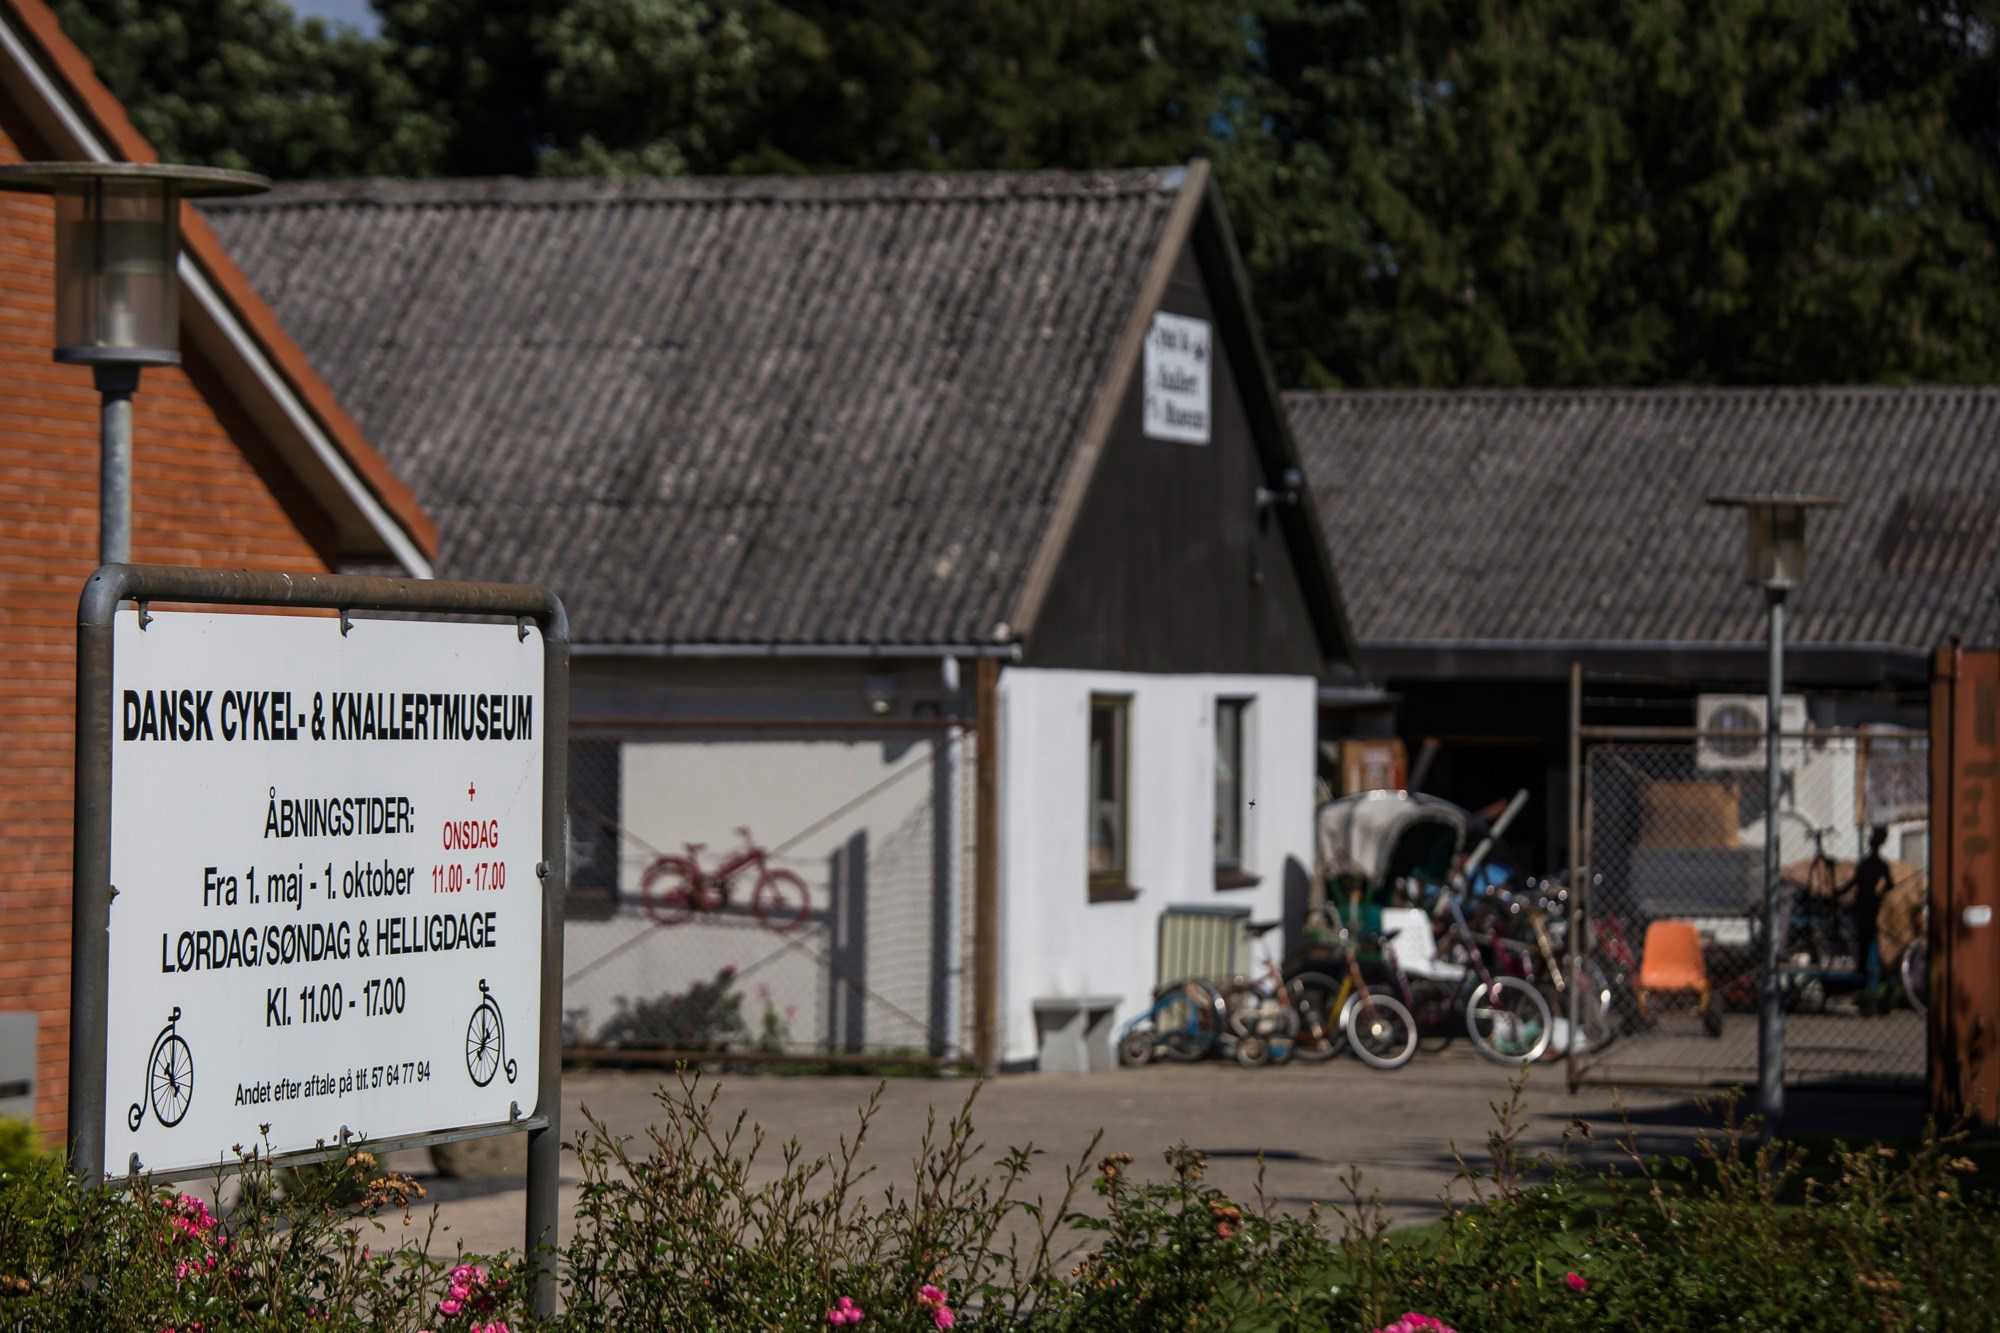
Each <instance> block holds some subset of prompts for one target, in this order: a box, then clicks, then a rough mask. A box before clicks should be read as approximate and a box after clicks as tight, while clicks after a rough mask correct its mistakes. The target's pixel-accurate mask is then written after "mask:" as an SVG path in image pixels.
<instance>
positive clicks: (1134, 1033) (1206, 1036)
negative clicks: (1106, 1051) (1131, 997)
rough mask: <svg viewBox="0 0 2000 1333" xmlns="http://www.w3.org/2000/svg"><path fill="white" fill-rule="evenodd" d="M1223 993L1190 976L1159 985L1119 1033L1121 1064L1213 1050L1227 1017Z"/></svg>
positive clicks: (1191, 1058) (1185, 1057)
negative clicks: (1138, 1013) (1140, 1011)
mask: <svg viewBox="0 0 2000 1333" xmlns="http://www.w3.org/2000/svg"><path fill="white" fill-rule="evenodd" d="M1224 1014H1225V1007H1224V1005H1223V1001H1222V996H1221V994H1220V993H1219V992H1217V991H1216V990H1215V988H1214V987H1212V986H1210V985H1209V984H1208V983H1207V982H1205V981H1200V980H1197V979H1195V978H1193V977H1189V978H1185V979H1183V980H1181V981H1176V982H1173V983H1171V984H1169V985H1166V986H1162V987H1161V988H1160V989H1159V990H1158V991H1157V992H1155V993H1154V995H1153V1003H1152V1004H1151V1005H1150V1006H1148V1008H1147V1009H1146V1012H1144V1013H1142V1014H1140V1015H1138V1016H1137V1017H1136V1018H1134V1019H1132V1020H1131V1021H1130V1022H1128V1023H1127V1024H1126V1025H1125V1027H1124V1028H1123V1029H1122V1030H1121V1031H1120V1032H1119V1034H1118V1059H1119V1062H1120V1063H1121V1064H1127V1065H1143V1064H1149V1063H1151V1062H1152V1061H1153V1060H1155V1059H1167V1060H1174V1061H1180V1062H1190V1061H1194V1060H1199V1059H1201V1058H1202V1057H1203V1056H1205V1055H1207V1054H1208V1053H1209V1052H1210V1051H1212V1050H1214V1049H1215V1046H1216V1043H1217V1041H1218V1040H1219V1039H1220V1037H1221V1035H1222V1031H1223V1028H1224V1027H1225V1026H1226V1023H1227V1020H1226V1018H1225V1017H1224Z"/></svg>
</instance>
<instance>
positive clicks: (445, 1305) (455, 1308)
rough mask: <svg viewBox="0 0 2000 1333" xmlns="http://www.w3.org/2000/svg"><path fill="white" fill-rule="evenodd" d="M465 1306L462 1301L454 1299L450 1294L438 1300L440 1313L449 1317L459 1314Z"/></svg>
mask: <svg viewBox="0 0 2000 1333" xmlns="http://www.w3.org/2000/svg"><path fill="white" fill-rule="evenodd" d="M463 1308H464V1306H463V1304H462V1303H461V1302H459V1301H455V1300H452V1299H451V1298H450V1297H449V1296H447V1297H445V1299H443V1300H441V1301H439V1302H438V1313H439V1314H441V1315H443V1316H444V1317H445V1318H447V1319H449V1318H451V1317H452V1316H453V1315H455V1314H457V1313H458V1312H459V1311H460V1310H461V1309H463Z"/></svg>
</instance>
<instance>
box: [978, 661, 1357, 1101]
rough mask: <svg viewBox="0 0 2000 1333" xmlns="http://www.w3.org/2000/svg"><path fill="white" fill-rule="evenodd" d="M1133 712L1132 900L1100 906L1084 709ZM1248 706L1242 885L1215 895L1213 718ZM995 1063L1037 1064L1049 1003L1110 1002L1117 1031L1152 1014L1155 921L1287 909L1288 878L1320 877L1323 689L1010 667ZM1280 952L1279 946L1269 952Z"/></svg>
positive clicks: (1004, 699)
mask: <svg viewBox="0 0 2000 1333" xmlns="http://www.w3.org/2000/svg"><path fill="white" fill-rule="evenodd" d="M1093 694H1121V695H1126V696H1129V697H1130V699H1131V703H1130V706H1129V707H1130V712H1129V715H1128V716H1129V722H1128V726H1129V728H1130V740H1129V745H1130V752H1129V768H1128V772H1129V775H1130V776H1129V784H1130V792H1129V796H1128V805H1127V816H1126V818H1127V824H1128V833H1127V849H1126V866H1127V877H1128V880H1129V882H1130V884H1131V886H1132V887H1133V888H1136V889H1137V890H1139V896H1138V897H1137V898H1135V899H1133V900H1131V901H1129V902H1104V903H1092V902H1091V901H1090V899H1089V883H1088V870H1087V864H1088V863H1087V856H1086V838H1087V833H1088V809H1087V807H1088V804H1089V768H1088V759H1089V750H1090V699H1091V696H1092V695H1093ZM1229 698H1245V699H1251V700H1253V701H1254V703H1253V706H1252V709H1251V717H1250V721H1249V723H1248V725H1247V732H1246V738H1245V740H1246V743H1245V746H1244V751H1245V754H1244V759H1245V767H1246V769H1247V770H1248V773H1249V793H1248V795H1249V797H1250V799H1252V800H1254V801H1255V802H1256V805H1255V808H1254V811H1253V812H1252V815H1253V817H1252V818H1251V819H1249V820H1248V821H1247V824H1246V828H1245V830H1244V836H1245V842H1246V846H1245V849H1244V853H1245V854H1244V858H1243V859H1244V865H1243V869H1244V870H1246V871H1247V872H1249V873H1251V874H1254V875H1257V876H1259V877H1260V881H1259V883H1258V884H1257V885H1255V886H1254V887H1252V888H1244V889H1228V890H1218V889H1217V888H1216V886H1215V857H1214V817H1215V705H1216V701H1217V700H1218V699H1229ZM999 713H1000V718H999V730H1000V756H999V759H1000V787H1001V808H1000V830H1001V836H1000V904H999V907H1000V955H1001V961H1000V990H1001V995H1000V1010H1001V1014H1002V1032H1003V1037H1002V1052H1003V1054H1002V1058H1003V1059H1004V1060H1005V1061H1007V1062H1009V1063H1014V1062H1019V1061H1026V1060H1032V1059H1034V1058H1035V1055H1036V1046H1037V1041H1036V1034H1035V1022H1034V1010H1033V1004H1034V1001H1035V999H1036V998H1038V997H1041V996H1076V995H1086V994H1088V995H1116V996H1118V997H1119V1010H1118V1021H1119V1022H1123V1021H1124V1020H1125V1019H1126V1018H1129V1017H1130V1016H1131V1015H1132V1014H1134V1013H1136V1012H1139V1011H1140V1010H1142V1009H1143V1008H1144V1007H1145V1006H1146V1005H1147V1004H1148V1003H1149V1002H1150V1000H1151V997H1152V990H1153V983H1154V975H1153V974H1154V965H1155V959H1154V953H1155V948H1156V941H1157V938H1158V930H1159V918H1160V911H1161V909H1162V908H1164V907H1166V906H1168V905H1170V904H1178V903H1200V904H1229V905H1234V906H1244V907H1248V908H1250V909H1251V915H1252V917H1253V918H1254V919H1257V920H1270V919H1274V918H1276V917H1277V916H1278V915H1279V913H1280V912H1281V910H1282V908H1283V905H1284V885H1285V867H1286V862H1287V860H1288V859H1291V860H1295V861H1296V862H1297V863H1298V865H1299V866H1300V867H1302V868H1305V869H1306V870H1308V871H1309V870H1310V867H1311V866H1312V845H1313V841H1312V823H1313V778H1314V774H1315V768H1314V755H1313V745H1314V740H1315V735H1316V731H1317V709H1316V695H1315V682H1314V681H1313V680H1312V679H1311V678H1310V677H1306V676H1233V675H1228V676H1225V675H1151V674H1139V673H1127V672H1093V671H1059V670H1044V669H1039V668H1024V667H1010V668H1008V669H1007V670H1005V671H1003V672H1002V673H1001V675H1000V698H999ZM1276 938H1277V937H1275V936H1273V937H1271V939H1272V941H1273V943H1274V944H1275V942H1276Z"/></svg>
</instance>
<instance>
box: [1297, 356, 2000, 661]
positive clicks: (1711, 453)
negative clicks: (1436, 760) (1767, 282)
mask: <svg viewBox="0 0 2000 1333" xmlns="http://www.w3.org/2000/svg"><path fill="white" fill-rule="evenodd" d="M1285 405H1286V409H1287V411H1288V413H1289V415H1290V417H1291V422H1292V429H1293V432H1294V434H1295V435H1296V437H1297V439H1298V442H1299V446H1300V449H1301V451H1302V452H1303V453H1304V455H1305V458H1306V463H1307V473H1308V475H1309V476H1310V478H1311V479H1312V485H1313V489H1314V493H1315V496H1316V499H1317V501H1318V505H1319V509H1320V514H1321V518H1322V521H1323V522H1324V523H1325V525H1326V528H1327V531H1328V533H1329V534H1330V539H1331V541H1332V543H1333V547H1334V550H1335V552H1336V554H1337V555H1338V557H1339V560H1340V565H1341V575H1342V582H1343V584H1344V586H1345V587H1346V589H1347V594H1348V610H1349V614H1350V616H1351V617H1352V619H1353V622H1354V625H1355V630H1356V634H1357V637H1358V638H1359V639H1360V640H1361V642H1362V644H1363V645H1364V647H1365V646H1366V645H1368V644H1386V643H1399V642H1413V641H1440V640H1456V641H1466V640H1505V641H1515V642H1519V641H1589V642H1617V641H1625V642H1630V641H1688V642H1743V641H1755V640H1761V639H1762V637H1763V634H1764V619H1763V611H1762V602H1761V600H1760V599H1759V598H1758V597H1756V596H1755V595H1754V594H1753V593H1752V592H1751V591H1749V590H1748V589H1747V588H1746V587H1745V585H1744V582H1743V570H1744V534H1743V527H1744V520H1743V518H1742V517H1741V516H1740V515H1739V514H1736V513H1731V512H1727V511H1721V510H1714V509H1710V508H1708V507H1706V506H1705V505H1704V504H1703V503H1702V502H1703V500H1704V499H1705V498H1706V497H1707V496H1709V495H1712V494H1718V493H1726V492H1746V491H1786V492H1800V493H1813V494H1820V495H1827V496H1833V497H1836V498H1838V499H1841V500H1844V501H1845V502H1846V507H1845V508H1843V509H1840V510H1837V511H1834V512H1831V513H1819V514H1815V515H1813V516H1812V518H1811V519H1810V520H1809V521H1808V529H1807V574H1806V581H1805V583H1804V585H1803V587H1801V588H1800V589H1799V590H1798V591H1797V592H1795V593H1794V594H1793V596H1792V600H1791V607H1790V622H1789V633H1790V635H1791V637H1793V638H1795V639H1797V640H1800V641H1803V642H1809V643H1827V644H1897V645H1901V646H1903V647H1908V648H1919V649H1923V648H1931V647H1934V646H1936V645H1937V644H1939V643H1941V642H1942V641H1943V640H1944V639H1945V638H1946V637H1947V636H1949V635H1952V634H1961V635H1964V636H1966V637H1975V636H1980V637H1984V636H1987V635H1990V634H1991V633H1992V632H1993V631H1994V630H1995V629H1996V627H2000V613H1996V607H1995V602H1994V582H1995V575H1996V572H2000V571H1996V561H2000V390H1992V389H1979V388H1908V389H1886V388H1883V389H1877V388H1767V389H1665V390H1603V391H1575V392H1558V391H1520V392H1500V391H1490V392H1489V391H1466V392H1456V393H1444V392H1367V393H1341V392H1335V393H1293V394H1288V395H1286V401H1285Z"/></svg>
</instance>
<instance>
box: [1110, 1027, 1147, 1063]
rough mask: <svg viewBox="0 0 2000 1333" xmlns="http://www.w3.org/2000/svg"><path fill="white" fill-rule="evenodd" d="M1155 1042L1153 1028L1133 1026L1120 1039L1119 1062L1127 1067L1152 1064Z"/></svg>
mask: <svg viewBox="0 0 2000 1333" xmlns="http://www.w3.org/2000/svg"><path fill="white" fill-rule="evenodd" d="M1155 1044H1156V1043H1155V1034H1154V1032H1153V1029H1152V1028H1150V1027H1143V1026H1142V1027H1135V1028H1133V1029H1132V1030H1131V1031H1129V1032H1127V1033H1126V1034H1125V1035H1124V1036H1122V1037H1120V1038H1119V1039H1118V1063H1119V1064H1121V1065H1124V1066H1126V1067H1127V1068H1135V1067H1137V1066H1139V1065H1147V1064H1151V1063H1152V1062H1153V1050H1154V1046H1155Z"/></svg>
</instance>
